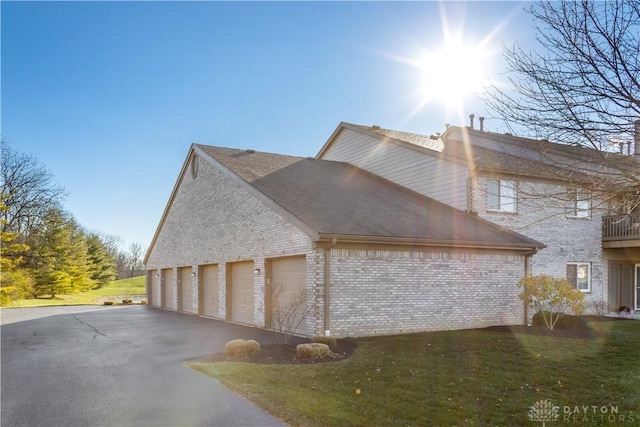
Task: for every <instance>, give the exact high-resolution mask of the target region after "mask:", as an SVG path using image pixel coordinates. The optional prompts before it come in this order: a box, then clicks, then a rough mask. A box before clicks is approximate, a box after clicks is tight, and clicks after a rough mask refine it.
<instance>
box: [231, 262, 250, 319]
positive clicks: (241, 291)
mask: <svg viewBox="0 0 640 427" xmlns="http://www.w3.org/2000/svg"><path fill="white" fill-rule="evenodd" d="M227 269H228V270H227V319H228V320H232V321H234V322H240V323H249V324H253V261H244V262H233V263H230V264H227ZM229 308H230V309H231V313H229V311H228V309H229Z"/></svg>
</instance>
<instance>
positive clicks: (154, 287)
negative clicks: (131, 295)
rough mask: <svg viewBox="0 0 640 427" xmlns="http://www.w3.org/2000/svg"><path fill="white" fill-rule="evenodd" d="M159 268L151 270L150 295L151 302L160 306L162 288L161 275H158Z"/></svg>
mask: <svg viewBox="0 0 640 427" xmlns="http://www.w3.org/2000/svg"><path fill="white" fill-rule="evenodd" d="M157 272H158V270H152V271H150V272H149V276H150V277H151V287H150V291H151V295H150V296H149V302H150V303H151V305H153V306H156V307H160V304H161V301H162V298H161V296H162V289H161V288H160V277H157V276H156V274H157Z"/></svg>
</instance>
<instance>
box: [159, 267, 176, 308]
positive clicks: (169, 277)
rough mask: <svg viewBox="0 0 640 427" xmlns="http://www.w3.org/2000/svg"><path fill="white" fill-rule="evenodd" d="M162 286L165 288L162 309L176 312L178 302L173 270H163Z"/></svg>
mask: <svg viewBox="0 0 640 427" xmlns="http://www.w3.org/2000/svg"><path fill="white" fill-rule="evenodd" d="M162 286H163V288H164V289H163V295H162V297H163V298H162V307H163V308H170V309H172V310H175V309H176V300H175V298H174V295H175V292H174V290H175V280H174V279H173V268H163V269H162Z"/></svg>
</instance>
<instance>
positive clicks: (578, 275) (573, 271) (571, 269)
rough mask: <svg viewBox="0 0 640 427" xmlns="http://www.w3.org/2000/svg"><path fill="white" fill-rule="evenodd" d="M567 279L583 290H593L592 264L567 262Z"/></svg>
mask: <svg viewBox="0 0 640 427" xmlns="http://www.w3.org/2000/svg"><path fill="white" fill-rule="evenodd" d="M567 280H568V281H569V282H570V283H571V284H573V286H575V287H576V288H577V289H579V290H580V291H582V292H591V264H589V263H588V262H569V263H567Z"/></svg>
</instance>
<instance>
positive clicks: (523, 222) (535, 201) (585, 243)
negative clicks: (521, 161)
mask: <svg viewBox="0 0 640 427" xmlns="http://www.w3.org/2000/svg"><path fill="white" fill-rule="evenodd" d="M486 185H487V184H486V178H485V177H480V178H478V180H477V181H476V182H475V183H474V188H473V206H474V209H475V210H476V211H477V212H478V214H479V215H480V216H481V217H483V218H485V219H487V220H489V221H491V222H494V223H496V224H499V225H502V226H504V227H507V228H509V229H511V230H514V231H516V232H518V233H521V234H524V235H525V236H528V237H531V238H533V239H536V240H538V241H539V242H542V243H544V244H545V245H547V247H546V248H544V249H542V250H540V252H538V253H537V254H536V255H534V256H533V257H532V262H531V269H532V271H531V272H532V274H534V275H539V274H549V275H552V276H555V277H563V278H566V276H567V270H566V268H567V263H568V262H588V263H590V264H591V292H589V293H586V295H585V296H586V300H587V301H593V300H600V299H602V300H605V301H606V299H607V274H608V273H607V262H606V261H605V260H604V257H603V253H602V240H601V238H602V230H601V227H602V225H601V224H602V219H601V216H602V215H603V214H604V210H602V209H599V208H598V204H597V202H594V203H593V206H594V209H593V211H592V213H591V217H589V218H567V215H566V213H565V206H564V202H563V201H562V200H561V199H560V197H561V196H563V195H564V194H566V187H565V186H561V185H554V184H551V183H544V182H538V183H534V182H518V187H519V188H518V190H519V191H518V200H517V212H516V213H509V212H494V211H488V210H487V209H486V199H487V193H486V188H487V186H486Z"/></svg>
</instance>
